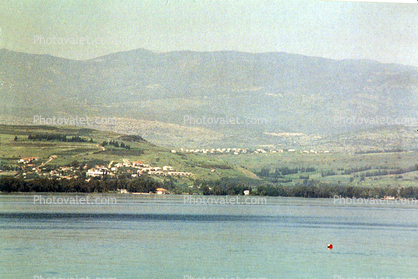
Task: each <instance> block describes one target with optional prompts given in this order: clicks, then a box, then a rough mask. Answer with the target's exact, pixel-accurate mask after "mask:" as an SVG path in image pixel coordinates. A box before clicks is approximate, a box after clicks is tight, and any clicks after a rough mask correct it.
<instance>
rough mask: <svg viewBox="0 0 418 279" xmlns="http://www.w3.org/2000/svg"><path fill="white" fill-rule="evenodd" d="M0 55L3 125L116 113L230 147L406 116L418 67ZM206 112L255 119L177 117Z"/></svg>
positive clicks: (411, 113) (227, 56)
mask: <svg viewBox="0 0 418 279" xmlns="http://www.w3.org/2000/svg"><path fill="white" fill-rule="evenodd" d="M0 61H1V62H0V98H1V102H0V116H1V117H2V118H3V121H2V122H9V123H10V121H12V120H10V119H13V118H19V119H28V120H30V119H31V118H33V115H42V116H43V117H52V116H56V117H63V116H66V115H70V116H74V115H79V116H84V115H88V116H101V117H117V118H121V119H126V120H127V121H128V122H129V121H131V122H130V123H131V125H135V123H138V121H145V122H146V123H147V125H146V129H144V127H142V128H139V129H138V131H141V134H148V135H149V137H151V138H153V137H155V138H157V136H158V137H159V138H160V142H161V143H163V144H166V145H170V141H172V140H173V138H172V136H173V135H169V133H179V135H178V136H177V138H178V139H177V142H171V144H177V143H178V144H180V143H181V144H184V143H186V142H187V140H189V142H191V143H197V142H194V141H193V133H199V134H202V135H204V134H205V133H206V134H212V135H216V136H215V138H210V139H208V141H212V142H217V141H221V142H222V141H225V140H227V141H228V142H231V143H237V144H239V143H242V142H248V143H252V144H253V143H257V142H258V143H260V141H264V140H265V141H267V142H268V143H274V141H275V140H272V139H271V136H266V134H270V135H271V134H277V133H283V132H289V133H303V134H321V135H324V134H338V133H350V132H353V131H356V130H358V129H365V128H372V127H375V126H377V125H376V124H375V123H374V122H373V121H369V120H367V123H362V124H361V125H359V124H358V125H350V123H346V122H347V121H345V120H344V119H347V118H350V117H356V118H359V117H364V118H367V119H380V118H381V117H385V118H386V117H388V119H396V118H397V119H401V118H410V119H412V118H415V117H416V116H417V114H416V112H417V111H418V110H417V109H418V69H417V68H415V67H412V66H405V65H397V64H382V63H379V62H376V61H370V60H341V61H340V60H331V59H324V58H318V57H307V56H302V55H296V54H288V53H257V54H253V53H243V52H233V51H223V52H192V51H176V52H167V53H155V52H151V51H148V50H144V49H138V50H132V51H126V52H119V53H114V54H110V55H106V56H103V57H98V58H95V59H92V60H85V61H76V60H68V59H63V58H57V57H52V56H49V55H35V54H25V53H18V52H12V51H8V50H5V49H2V50H0ZM203 117H205V118H206V119H208V118H212V120H214V121H218V122H219V120H220V119H223V118H231V117H232V118H235V119H236V118H237V117H238V119H240V120H241V121H244V119H246V118H249V119H252V120H253V121H254V122H257V120H258V122H257V123H256V124H250V125H245V124H244V125H215V124H212V125H192V124H190V123H184V120H185V119H190V118H194V119H197V118H203ZM340 119H342V120H340ZM132 123H134V124H132ZM141 123H142V122H141ZM154 124H155V125H154ZM346 124H347V125H346ZM165 125H166V126H165ZM164 127H171V129H168V130H166V132H164ZM129 131H130V132H131V133H132V132H134V133H135V131H136V130H135V129H131V130H129ZM185 131H187V132H185ZM164 134H166V138H164V137H165V135H164ZM182 136H184V137H185V138H184V139H182V140H179V138H181V137H182ZM161 137H163V138H161Z"/></svg>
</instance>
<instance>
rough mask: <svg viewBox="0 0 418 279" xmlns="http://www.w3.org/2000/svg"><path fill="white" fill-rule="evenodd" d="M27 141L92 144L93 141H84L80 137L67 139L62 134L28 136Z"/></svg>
mask: <svg viewBox="0 0 418 279" xmlns="http://www.w3.org/2000/svg"><path fill="white" fill-rule="evenodd" d="M28 139H29V140H39V141H41V140H46V141H61V142H91V143H93V139H92V138H90V139H85V138H82V137H80V136H71V137H67V135H62V134H34V135H32V134H29V136H28Z"/></svg>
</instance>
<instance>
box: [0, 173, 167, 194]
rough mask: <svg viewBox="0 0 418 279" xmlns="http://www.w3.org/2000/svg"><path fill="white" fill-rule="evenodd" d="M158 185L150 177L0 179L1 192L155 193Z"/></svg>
mask: <svg viewBox="0 0 418 279" xmlns="http://www.w3.org/2000/svg"><path fill="white" fill-rule="evenodd" d="M160 186H161V185H160V183H159V182H158V181H155V180H154V179H152V178H150V177H139V178H136V179H114V180H99V179H92V180H90V181H86V180H84V179H70V180H67V179H61V180H58V179H48V178H37V179H31V180H24V179H20V178H16V177H6V176H5V177H2V178H0V191H1V192H6V193H10V192H77V193H105V192H109V191H117V190H118V189H127V190H128V191H130V192H144V193H149V192H153V193H155V191H156V189H157V188H158V187H160Z"/></svg>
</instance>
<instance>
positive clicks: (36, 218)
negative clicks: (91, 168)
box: [0, 194, 418, 279]
mask: <svg viewBox="0 0 418 279" xmlns="http://www.w3.org/2000/svg"><path fill="white" fill-rule="evenodd" d="M44 196H45V197H46V196H47V195H46V194H45V195H44ZM55 196H58V195H55ZM59 196H60V197H74V195H59ZM78 196H79V197H81V196H82V195H78ZM95 196H99V195H95ZM99 197H101V196H99ZM108 197H112V196H108ZM113 197H116V199H117V204H113V205H44V204H38V203H37V204H34V202H33V201H34V195H0V235H1V241H0V278H2V279H3V278H11V279H12V278H13V279H16V278H33V279H39V278H48V277H49V278H53V277H54V276H55V277H56V278H60V277H61V278H78V279H80V278H83V277H84V278H85V277H87V276H89V278H118V279H121V278H182V279H191V278H195V279H197V278H205V277H206V278H205V279H208V278H210V277H212V278H225V279H226V278H228V279H231V278H240V279H243V278H244V279H245V278H334V279H335V278H340V279H343V278H352V277H356V278H358V277H365V278H367V277H372V278H376V276H377V277H378V278H381V277H385V278H386V277H387V278H397V277H412V278H414V277H417V278H418V257H417V255H418V253H417V251H418V250H417V249H418V240H417V239H418V210H417V209H418V205H388V204H384V205H361V206H359V205H341V204H334V203H333V200H332V199H297V198H267V204H266V205H220V204H218V205H214V204H210V205H209V204H208V205H202V204H201V205H191V204H184V197H183V196H137V195H118V196H113ZM328 243H332V244H333V245H334V249H332V250H328V249H327V244H328Z"/></svg>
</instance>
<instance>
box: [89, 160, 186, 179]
mask: <svg viewBox="0 0 418 279" xmlns="http://www.w3.org/2000/svg"><path fill="white" fill-rule="evenodd" d="M112 164H113V162H111V163H110V164H109V166H108V167H105V166H96V167H95V168H92V169H89V170H88V171H87V173H86V176H87V177H100V176H103V175H110V176H114V175H115V174H114V173H116V172H118V171H119V168H121V167H127V168H135V169H136V173H135V172H132V171H131V170H129V169H128V170H126V171H127V172H128V173H131V176H132V177H137V176H142V175H158V176H192V175H193V174H192V173H191V172H183V171H174V168H173V167H172V166H163V167H162V168H161V167H152V166H150V165H148V164H144V163H142V162H133V163H130V162H129V161H128V160H126V159H124V160H123V163H116V164H115V165H114V166H113V167H112Z"/></svg>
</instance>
